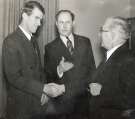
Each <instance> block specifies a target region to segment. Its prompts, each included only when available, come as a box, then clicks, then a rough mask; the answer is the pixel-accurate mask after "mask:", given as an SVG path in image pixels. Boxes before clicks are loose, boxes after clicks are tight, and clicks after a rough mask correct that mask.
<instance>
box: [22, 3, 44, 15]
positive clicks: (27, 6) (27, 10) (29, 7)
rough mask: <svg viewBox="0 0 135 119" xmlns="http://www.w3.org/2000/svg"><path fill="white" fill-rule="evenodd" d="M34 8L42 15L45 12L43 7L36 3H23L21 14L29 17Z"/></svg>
mask: <svg viewBox="0 0 135 119" xmlns="http://www.w3.org/2000/svg"><path fill="white" fill-rule="evenodd" d="M34 8H38V9H39V10H41V12H42V13H43V14H45V10H44V8H43V6H42V5H41V4H40V3H39V2H37V1H28V2H25V3H24V7H23V9H22V13H24V12H25V13H27V14H28V15H31V13H32V10H33V9H34Z"/></svg>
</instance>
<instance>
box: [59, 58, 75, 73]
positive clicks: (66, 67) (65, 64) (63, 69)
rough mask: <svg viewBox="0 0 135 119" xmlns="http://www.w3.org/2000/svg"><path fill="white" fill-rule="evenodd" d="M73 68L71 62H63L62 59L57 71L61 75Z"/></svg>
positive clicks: (63, 59)
mask: <svg viewBox="0 0 135 119" xmlns="http://www.w3.org/2000/svg"><path fill="white" fill-rule="evenodd" d="M73 67H74V65H73V64H72V63H71V62H67V61H65V58H64V57H62V59H61V61H60V64H59V66H58V69H59V72H60V73H63V72H66V71H68V70H70V69H72V68H73Z"/></svg>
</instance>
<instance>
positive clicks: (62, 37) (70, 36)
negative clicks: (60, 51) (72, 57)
mask: <svg viewBox="0 0 135 119" xmlns="http://www.w3.org/2000/svg"><path fill="white" fill-rule="evenodd" d="M60 38H61V40H62V42H63V43H64V44H65V46H66V47H67V40H68V39H67V38H66V37H65V36H62V35H60ZM68 38H69V40H70V41H71V42H72V45H73V48H74V37H73V34H70V35H69V36H68Z"/></svg>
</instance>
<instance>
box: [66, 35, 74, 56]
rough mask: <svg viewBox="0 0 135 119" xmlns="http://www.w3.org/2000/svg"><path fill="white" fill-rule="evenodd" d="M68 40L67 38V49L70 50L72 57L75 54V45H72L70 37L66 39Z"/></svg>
mask: <svg viewBox="0 0 135 119" xmlns="http://www.w3.org/2000/svg"><path fill="white" fill-rule="evenodd" d="M66 38H67V48H68V50H69V52H70V54H71V55H72V54H73V44H72V42H71V40H69V38H68V37H66Z"/></svg>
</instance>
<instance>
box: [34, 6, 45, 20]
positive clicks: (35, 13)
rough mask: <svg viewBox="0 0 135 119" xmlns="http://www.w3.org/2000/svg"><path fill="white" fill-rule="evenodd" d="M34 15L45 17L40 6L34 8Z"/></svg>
mask: <svg viewBox="0 0 135 119" xmlns="http://www.w3.org/2000/svg"><path fill="white" fill-rule="evenodd" d="M32 15H34V16H37V17H41V18H42V17H43V13H42V11H41V10H40V9H39V8H37V7H35V8H34V9H33V10H32Z"/></svg>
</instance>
